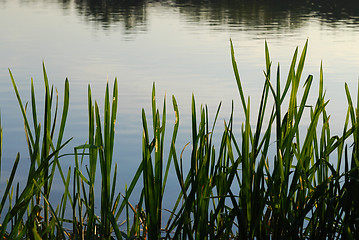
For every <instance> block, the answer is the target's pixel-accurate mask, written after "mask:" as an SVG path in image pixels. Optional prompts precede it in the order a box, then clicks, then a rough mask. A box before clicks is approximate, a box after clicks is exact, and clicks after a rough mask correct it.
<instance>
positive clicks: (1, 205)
mask: <svg viewBox="0 0 359 240" xmlns="http://www.w3.org/2000/svg"><path fill="white" fill-rule="evenodd" d="M19 160H20V153H17V155H16V159H15V162H14V165H13V167H12V170H11V173H10V178H9V180H8V182H7V184H6V188H5V191H4V193H3V197H2V199H1V203H0V216H1V213H2V210H3V208H4V205H5V201H6V198H7V197H8V194H9V191H10V188H11V186H12V182H13V180H14V177H15V173H16V170H17V166H18V164H19Z"/></svg>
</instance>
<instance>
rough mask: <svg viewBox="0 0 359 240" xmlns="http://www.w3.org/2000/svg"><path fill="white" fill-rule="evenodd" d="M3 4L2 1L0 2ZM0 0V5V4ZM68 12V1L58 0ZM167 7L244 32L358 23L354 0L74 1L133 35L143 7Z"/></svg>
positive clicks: (105, 24)
mask: <svg viewBox="0 0 359 240" xmlns="http://www.w3.org/2000/svg"><path fill="white" fill-rule="evenodd" d="M1 1H5V0H1ZM1 1H0V2H1ZM58 2H59V3H60V4H61V5H62V8H63V9H64V10H70V5H71V2H72V1H71V0H59V1H58ZM159 3H160V4H161V5H162V6H171V7H174V8H176V9H178V10H179V12H180V13H181V14H183V15H184V16H186V17H187V21H189V22H198V23H199V22H206V23H208V24H210V25H213V26H216V25H223V24H228V25H229V26H231V27H234V28H235V27H237V28H245V29H246V30H249V31H250V30H251V29H253V30H258V28H260V29H261V30H263V31H266V30H271V31H290V30H292V29H296V28H300V27H301V26H303V25H304V24H306V21H307V19H308V18H309V17H316V18H317V19H319V20H320V21H322V22H323V23H325V24H329V25H330V26H331V27H336V26H338V23H341V25H340V27H343V25H342V24H347V25H348V27H351V26H353V25H356V24H358V23H359V2H358V1H345V0H344V1H333V0H332V1H325V0H307V1H295V0H286V1H280V0H269V1H268V0H241V1H231V0H172V1H171V0H169V1H146V0H74V4H75V8H76V10H77V12H78V15H79V16H83V17H84V18H85V20H86V21H89V22H95V23H98V24H100V25H101V26H102V28H103V29H109V28H111V27H113V26H116V24H117V23H119V22H121V23H123V24H124V26H125V30H126V31H128V32H131V33H133V31H136V30H137V29H138V28H139V30H141V31H146V25H147V21H148V18H147V7H148V6H149V5H153V4H159Z"/></svg>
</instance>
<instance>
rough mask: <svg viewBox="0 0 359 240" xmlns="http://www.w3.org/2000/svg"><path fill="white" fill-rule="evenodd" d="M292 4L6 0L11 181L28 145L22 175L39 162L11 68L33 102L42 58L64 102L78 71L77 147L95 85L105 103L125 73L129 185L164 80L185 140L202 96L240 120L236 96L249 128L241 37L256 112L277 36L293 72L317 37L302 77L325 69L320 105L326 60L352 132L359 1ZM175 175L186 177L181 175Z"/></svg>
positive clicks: (3, 96)
mask: <svg viewBox="0 0 359 240" xmlns="http://www.w3.org/2000/svg"><path fill="white" fill-rule="evenodd" d="M283 2H285V3H284V4H283V3H281V1H220V0H218V1H185V0H178V1H175V0H173V1H171V0H170V1H140V0H137V1H130V2H126V1H89V0H82V1H80V0H68V1H66V0H63V1H60V0H57V1H56V0H46V1H45V0H11V1H10V0H8V1H7V0H0V109H1V121H2V127H3V139H4V140H3V151H2V155H3V156H2V174H1V181H2V182H4V180H5V179H6V178H7V176H8V175H9V171H10V167H11V166H12V163H13V161H14V159H15V156H16V153H17V152H21V162H20V166H21V168H20V169H19V171H20V173H21V172H22V173H26V167H27V166H28V156H27V154H28V153H27V150H26V141H25V135H24V130H23V120H22V118H21V112H20V109H19V107H18V104H17V100H16V97H15V94H14V91H13V87H12V84H11V81H10V77H9V72H8V68H10V69H11V71H12V73H13V75H14V77H15V80H16V82H17V84H18V88H19V91H20V94H21V95H22V97H23V99H24V100H27V101H30V79H31V78H33V79H34V83H35V88H36V92H37V97H38V103H39V104H41V103H42V102H43V101H42V97H43V96H42V94H43V85H42V83H43V77H42V61H44V62H45V65H46V70H47V74H48V76H49V80H50V83H51V84H54V86H55V87H57V88H58V91H59V99H60V103H61V102H62V99H63V95H62V93H63V86H64V80H65V78H66V77H68V79H69V81H70V110H69V116H68V120H67V128H66V133H65V139H68V138H70V137H73V138H74V139H73V140H72V141H71V142H70V144H69V146H68V147H67V148H66V149H64V151H63V153H72V152H73V147H75V146H77V145H80V144H83V143H85V142H86V140H87V86H88V84H90V85H91V87H92V91H93V98H94V99H96V100H98V101H99V103H100V108H101V109H102V106H103V98H104V92H105V86H106V82H107V81H108V82H109V84H110V86H111V88H112V83H113V80H114V79H115V77H117V79H118V83H119V96H120V99H119V109H118V118H117V123H116V124H117V126H116V140H115V153H114V155H115V160H114V161H116V162H117V164H118V165H119V176H120V177H119V178H118V179H119V184H118V188H119V189H120V190H123V188H124V185H125V184H126V183H127V184H129V183H130V180H131V179H132V177H133V174H134V172H135V171H136V169H137V167H138V165H139V163H140V161H141V137H142V123H141V109H142V108H145V110H146V113H147V114H148V117H150V115H149V114H150V112H151V108H150V107H151V105H150V104H151V88H152V84H153V83H155V84H156V93H157V97H158V103H162V101H163V98H164V96H165V95H166V99H167V115H168V117H167V119H168V125H167V130H168V133H169V134H171V132H172V131H171V129H172V126H173V122H174V118H175V116H174V113H173V111H172V105H171V104H172V103H171V96H172V95H175V97H176V99H177V102H178V105H179V111H180V130H179V137H178V143H177V144H178V148H179V149H182V147H184V145H185V144H186V143H187V142H189V141H190V140H191V129H190V124H191V122H190V118H191V115H190V114H191V96H192V94H194V95H195V98H196V103H197V108H199V107H200V104H207V105H208V108H209V111H210V116H212V118H211V119H213V116H214V114H215V112H216V109H217V106H218V104H219V103H220V102H221V101H222V110H221V114H220V117H219V120H218V126H219V129H221V127H222V125H223V120H224V119H228V118H229V114H230V109H231V102H232V100H233V101H234V105H235V119H236V123H237V124H236V126H237V133H238V135H239V134H240V124H241V122H242V121H243V111H242V108H241V103H240V100H239V96H238V90H237V85H236V82H235V78H234V74H233V71H232V66H231V58H230V44H229V41H230V39H232V41H233V44H234V47H235V56H236V59H237V64H238V68H239V71H240V75H241V79H242V81H243V88H244V92H245V94H246V97H247V96H251V106H252V113H253V116H255V115H256V111H257V110H256V108H257V106H258V104H259V97H260V94H261V90H262V86H263V83H264V75H263V70H264V69H265V60H264V43H265V41H267V43H268V46H269V50H270V54H271V58H272V62H273V71H274V70H275V68H276V67H277V64H278V62H279V63H280V66H281V74H282V80H283V81H284V80H285V79H286V77H287V70H288V65H289V63H290V60H291V58H292V55H293V53H294V50H295V47H296V46H299V50H300V51H301V50H302V48H303V46H304V44H305V41H306V40H307V39H308V41H309V46H308V54H307V61H306V65H305V70H304V73H303V81H302V83H303V84H304V81H305V79H306V77H307V75H308V74H313V75H314V84H313V85H314V86H313V88H312V92H313V98H310V99H309V103H310V104H315V96H316V94H317V86H318V82H319V78H318V77H319V68H320V63H321V61H323V69H324V81H325V82H324V84H325V89H326V97H327V99H330V100H331V101H330V103H329V105H328V109H327V111H328V112H329V113H330V114H331V118H330V121H331V126H332V131H333V134H340V133H341V131H342V129H341V127H342V126H343V122H344V119H345V115H346V106H347V103H346V97H345V91H344V83H345V82H347V83H348V85H349V87H350V89H351V91H352V95H353V96H354V98H355V96H356V89H357V82H358V77H359V44H358V39H359V8H358V7H357V6H358V5H357V4H356V3H350V2H349V1H342V2H340V4H339V5H338V4H331V3H329V4H328V3H327V4H325V2H326V1H303V2H302V3H298V2H299V1H283ZM273 77H274V75H273ZM161 105H162V104H160V106H161ZM307 113H308V114H309V112H307ZM253 119H254V117H253ZM304 127H305V126H304ZM219 133H220V131H219ZM62 161H63V164H64V166H68V165H73V157H66V158H63V159H62ZM65 169H66V167H65ZM21 176H22V175H21V174H20V175H19V176H18V178H19V179H20V180H21ZM25 176H26V175H24V178H25ZM171 180H172V181H174V182H176V177H175V175H174V174H171V176H170V180H169V181H171ZM174 184H175V185H176V183H174ZM177 185H178V184H177ZM177 185H176V187H173V188H172V187H169V188H168V190H166V191H168V192H169V195H171V191H178V186H177ZM59 186H60V187H61V183H59ZM171 189H174V190H171ZM174 195H175V196H177V194H174Z"/></svg>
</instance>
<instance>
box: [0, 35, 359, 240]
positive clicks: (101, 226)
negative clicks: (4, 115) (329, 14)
mask: <svg viewBox="0 0 359 240" xmlns="http://www.w3.org/2000/svg"><path fill="white" fill-rule="evenodd" d="M307 46H308V42H306V43H305V44H304V46H303V49H302V50H301V51H299V49H298V48H296V49H295V51H294V54H293V58H292V61H291V64H290V67H289V69H288V74H287V76H286V78H282V77H281V75H280V65H279V64H278V65H277V67H276V68H275V69H273V66H272V62H271V59H270V54H269V48H268V45H267V43H265V62H266V65H265V70H264V76H263V89H262V94H261V98H260V102H259V106H255V107H254V108H253V106H252V105H251V103H252V102H251V98H250V96H246V95H245V89H244V88H243V84H242V80H241V78H240V74H239V72H238V67H237V62H236V60H235V53H234V47H233V44H232V41H231V60H232V66H233V71H234V78H235V80H236V83H237V86H238V92H239V96H240V102H241V103H240V105H241V109H240V110H236V111H240V112H241V113H242V114H243V116H244V117H245V120H244V122H243V123H242V125H241V126H240V127H239V128H237V127H236V126H237V125H235V124H234V123H233V122H234V119H233V118H234V113H235V110H234V107H233V106H234V104H232V111H231V112H230V115H229V118H228V120H226V121H224V125H223V128H221V129H223V130H221V131H222V132H221V134H220V135H218V134H216V135H215V134H214V133H215V132H216V133H217V131H218V130H216V129H217V125H218V123H217V119H218V116H219V113H220V110H221V104H219V106H218V108H217V111H216V114H215V118H214V119H213V120H211V119H209V115H210V114H209V111H208V108H207V106H200V107H198V106H197V105H196V101H195V97H194V96H193V97H192V111H191V121H192V122H191V125H192V126H191V132H192V136H191V139H188V141H189V142H188V144H186V145H185V146H178V143H176V139H177V135H178V134H179V125H180V114H179V109H178V106H177V102H176V99H175V97H174V96H173V97H172V108H173V110H174V117H175V122H174V124H173V125H170V126H166V125H167V121H166V118H167V105H166V98H164V100H163V107H162V109H161V110H160V109H158V108H157V102H156V100H157V99H156V91H155V85H153V88H152V96H151V103H152V109H151V111H150V112H151V117H150V118H147V115H146V111H145V109H143V110H142V129H143V135H142V161H141V164H140V165H139V167H138V169H137V171H136V173H135V175H134V177H133V179H132V181H131V183H130V184H129V185H128V186H127V185H126V187H125V189H126V190H125V192H123V193H121V192H118V191H117V190H116V185H118V184H123V185H125V183H123V182H122V179H121V178H120V177H118V176H117V164H119V165H121V162H117V163H113V159H114V157H115V156H113V149H114V147H115V142H114V135H115V123H116V116H117V107H118V100H119V93H118V86H117V80H115V81H114V85H113V90H112V96H110V90H109V86H108V84H107V87H106V92H105V101H104V103H105V104H104V107H103V113H102V114H101V111H100V107H99V106H98V104H97V102H96V101H93V99H92V94H91V87H90V86H89V87H88V123H89V126H88V139H87V140H84V144H83V145H80V146H75V147H74V152H73V153H62V151H63V150H62V148H63V147H64V146H65V145H68V144H69V142H70V140H71V139H69V140H66V141H63V135H64V131H65V125H66V118H67V113H68V108H69V82H68V80H66V81H65V88H64V89H65V90H64V100H63V104H62V105H63V109H62V112H61V114H58V98H57V94H55V93H54V91H55V92H56V93H57V91H56V89H55V90H54V88H53V87H51V88H50V86H49V81H48V78H47V74H46V70H45V66H43V72H44V87H45V89H44V90H45V101H44V111H43V112H44V114H43V116H42V119H43V120H42V122H41V123H40V121H39V119H40V117H39V116H38V115H37V108H38V107H39V106H38V105H37V103H36V102H35V89H34V84H33V81H31V99H30V107H31V114H29V111H27V110H28V104H27V103H26V104H24V102H23V101H22V99H21V97H20V95H19V92H18V89H17V86H16V84H15V80H14V78H13V76H12V73H11V72H10V71H9V72H10V78H11V81H12V84H13V87H14V90H15V93H16V96H17V99H18V103H19V106H20V111H21V114H22V117H23V120H24V129H25V136H26V140H27V144H28V150H29V153H28V154H29V159H30V162H29V165H30V168H29V173H28V179H27V181H26V185H25V186H20V185H19V184H15V183H14V178H15V175H16V170H17V167H18V163H19V160H20V154H18V155H17V156H16V158H15V162H14V165H13V168H12V171H11V173H10V175H9V176H8V181H7V186H6V188H5V190H4V191H2V192H1V194H2V195H1V196H0V197H1V202H0V217H1V218H0V219H1V221H2V223H1V226H0V239H24V238H26V239H160V238H164V239H358V238H359V234H358V232H359V229H358V228H359V220H358V219H359V201H358V200H357V199H358V198H359V195H358V194H359V192H358V191H357V189H358V187H359V182H358V181H359V169H358V167H359V143H358V141H359V128H358V121H359V120H358V118H359V117H358V115H359V114H358V109H359V94H358V93H359V89H358V90H357V92H356V94H357V103H356V105H355V103H354V102H353V98H352V95H351V93H350V91H349V88H348V86H347V85H345V86H344V91H345V93H346V96H347V102H348V110H347V116H346V120H345V122H344V123H343V130H342V134H341V135H332V133H331V128H330V120H329V119H330V114H329V113H327V110H326V108H327V104H328V100H327V99H326V97H325V91H324V79H323V69H322V66H320V69H319V71H320V76H319V79H318V80H315V79H314V78H313V76H312V75H309V76H307V77H305V79H303V78H302V73H303V69H304V64H305V59H306V53H307ZM282 79H284V80H282ZM313 84H318V86H319V88H318V93H314V92H312V91H311V89H312V85H313ZM314 94H315V96H317V97H316V101H314V102H309V96H313V95H314ZM253 109H254V111H255V112H257V115H256V117H255V119H251V116H253V113H252V112H253ZM101 116H102V117H101ZM56 119H60V120H59V122H57V120H56ZM303 119H309V123H308V124H306V125H305V126H304V125H303V124H304V123H303V122H304V121H305V122H307V120H303ZM0 120H1V119H0ZM148 123H150V124H148ZM57 125H59V126H58V127H57V128H58V131H57V132H56V133H55V129H57V128H56V126H57ZM303 126H304V127H305V129H304V128H303ZM168 129H170V130H171V131H172V136H171V137H170V138H168V139H167V138H166V137H167V136H169V135H168V134H166V130H168ZM55 136H56V137H55ZM215 137H218V138H219V139H214V138H215ZM2 140H3V137H2V127H1V121H0V163H1V152H2V151H3V150H4V149H3V148H2ZM166 146H169V148H168V149H166ZM271 148H272V149H274V151H272V150H271ZM165 153H166V154H165ZM63 155H70V157H73V159H74V165H73V166H70V167H69V168H68V169H67V171H66V172H65V171H63V169H62V167H61V164H60V161H59V158H60V157H61V156H63ZM183 162H189V163H190V168H189V170H188V172H185V171H184V168H183ZM343 166H344V168H343ZM120 167H121V166H120ZM171 168H173V170H174V172H175V174H176V177H177V180H178V181H177V183H178V184H179V187H180V192H179V193H178V197H177V201H176V202H175V203H173V206H172V208H171V209H164V208H163V201H164V199H163V197H164V194H165V191H166V187H167V185H168V183H167V178H168V174H169V171H170V170H171ZM98 170H99V172H98V173H97V171H98ZM55 173H59V176H60V178H61V181H62V183H63V186H64V191H63V195H62V198H61V201H60V203H59V204H58V205H57V206H53V205H52V203H51V202H49V201H48V199H49V198H50V194H51V187H52V182H53V180H54V175H55ZM1 177H4V176H1ZM96 181H100V182H101V189H100V191H99V190H98V191H96V190H95V183H96ZM171 184H172V183H171ZM136 186H137V187H138V188H140V189H141V192H140V195H139V199H138V201H135V202H130V199H131V198H130V197H131V196H132V194H133V192H134V189H135V187H136ZM71 190H72V191H71ZM96 193H98V194H99V196H96V195H95V194H96ZM97 199H100V202H96V201H98V200H97ZM96 207H99V210H98V211H96V210H95V209H96ZM164 211H166V212H168V213H169V217H168V218H166V219H164V218H163V213H164ZM66 212H71V213H72V214H70V217H69V216H68V214H66ZM121 219H125V220H124V221H123V222H120V221H121ZM65 225H66V226H67V227H65ZM68 226H71V227H70V229H69V227H68Z"/></svg>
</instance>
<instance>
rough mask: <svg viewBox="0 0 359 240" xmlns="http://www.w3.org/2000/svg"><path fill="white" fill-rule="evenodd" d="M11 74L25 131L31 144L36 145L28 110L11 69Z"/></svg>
mask: <svg viewBox="0 0 359 240" xmlns="http://www.w3.org/2000/svg"><path fill="white" fill-rule="evenodd" d="M9 74H10V78H11V82H12V85H13V87H14V90H15V94H16V98H17V100H18V103H19V106H20V110H21V113H22V116H23V119H24V125H25V131H26V132H27V133H29V139H30V143H31V145H33V144H34V139H33V136H32V134H31V131H30V125H29V122H28V119H27V116H26V110H25V108H24V105H23V103H22V101H21V97H20V94H19V91H18V89H17V86H16V83H15V80H14V77H13V75H12V73H11V71H10V69H9Z"/></svg>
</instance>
